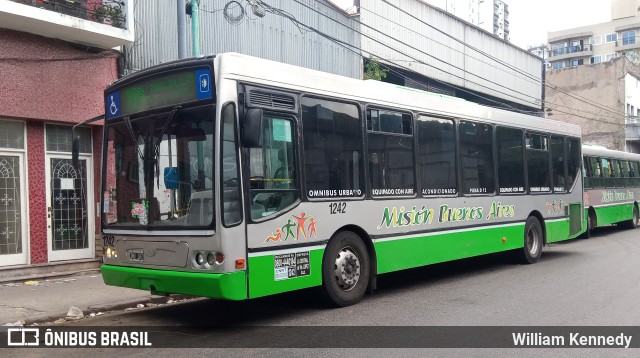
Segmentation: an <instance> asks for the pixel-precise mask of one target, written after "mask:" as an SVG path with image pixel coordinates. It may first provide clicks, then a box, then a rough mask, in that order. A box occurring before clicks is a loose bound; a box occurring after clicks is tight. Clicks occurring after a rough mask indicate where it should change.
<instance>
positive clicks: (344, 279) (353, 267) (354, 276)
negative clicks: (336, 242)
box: [335, 248, 360, 291]
mask: <svg viewBox="0 0 640 358" xmlns="http://www.w3.org/2000/svg"><path fill="white" fill-rule="evenodd" d="M335 278H336V281H337V282H338V286H340V288H342V289H343V290H345V291H349V290H351V289H352V288H353V287H355V285H356V284H357V283H358V279H359V278H360V259H358V256H356V254H354V253H353V251H351V249H350V248H344V249H342V250H341V251H340V252H339V253H338V256H336V262H335Z"/></svg>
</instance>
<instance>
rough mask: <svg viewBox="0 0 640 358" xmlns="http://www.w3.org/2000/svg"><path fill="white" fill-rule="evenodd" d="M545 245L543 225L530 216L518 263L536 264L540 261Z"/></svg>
mask: <svg viewBox="0 0 640 358" xmlns="http://www.w3.org/2000/svg"><path fill="white" fill-rule="evenodd" d="M543 244H544V233H543V232H542V225H541V224H540V221H538V219H537V218H536V217H534V216H530V217H529V218H528V219H527V223H526V224H525V226H524V247H523V248H522V250H521V251H520V254H519V255H518V256H519V260H518V261H520V263H521V264H524V265H529V264H535V263H536V262H538V261H540V256H542V246H543Z"/></svg>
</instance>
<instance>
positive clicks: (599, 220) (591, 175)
mask: <svg viewBox="0 0 640 358" xmlns="http://www.w3.org/2000/svg"><path fill="white" fill-rule="evenodd" d="M582 155H583V157H582V158H583V168H584V169H583V173H584V179H583V181H584V208H585V213H584V215H585V220H586V222H587V225H586V232H585V235H584V237H586V238H589V236H590V232H591V230H592V229H594V228H595V227H597V226H606V225H611V224H617V225H618V226H621V227H624V228H630V229H635V228H636V227H638V220H639V218H638V198H639V197H640V155H639V154H633V153H627V152H620V151H616V150H610V149H607V148H605V147H601V146H598V145H588V144H584V145H583V146H582Z"/></svg>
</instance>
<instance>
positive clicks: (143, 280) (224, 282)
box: [100, 265, 247, 300]
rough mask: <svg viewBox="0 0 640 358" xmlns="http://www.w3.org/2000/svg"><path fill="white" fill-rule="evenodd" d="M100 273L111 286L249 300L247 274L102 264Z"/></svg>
mask: <svg viewBox="0 0 640 358" xmlns="http://www.w3.org/2000/svg"><path fill="white" fill-rule="evenodd" d="M100 271H102V279H103V280H104V283H105V284H107V285H110V286H120V287H129V288H137V289H139V290H145V291H151V293H153V294H159V295H163V294H170V293H179V294H184V295H191V296H201V297H210V298H222V299H227V300H244V299H246V298H247V277H246V272H245V271H236V272H230V273H222V274H218V273H200V272H182V271H171V270H156V269H147V268H139V267H126V266H114V265H102V266H101V267H100Z"/></svg>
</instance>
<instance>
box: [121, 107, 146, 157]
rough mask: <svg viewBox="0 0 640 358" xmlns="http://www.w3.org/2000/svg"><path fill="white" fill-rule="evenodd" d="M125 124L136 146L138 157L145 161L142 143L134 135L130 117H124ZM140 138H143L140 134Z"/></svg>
mask: <svg viewBox="0 0 640 358" xmlns="http://www.w3.org/2000/svg"><path fill="white" fill-rule="evenodd" d="M124 123H125V125H126V127H127V131H128V132H129V134H130V135H131V140H132V141H133V144H134V145H135V146H136V150H137V151H138V156H139V157H140V159H142V160H144V154H142V151H141V150H140V141H138V139H137V138H136V134H135V133H133V126H132V125H131V117H129V116H126V117H124ZM138 136H141V135H140V133H138ZM143 140H144V138H143Z"/></svg>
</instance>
